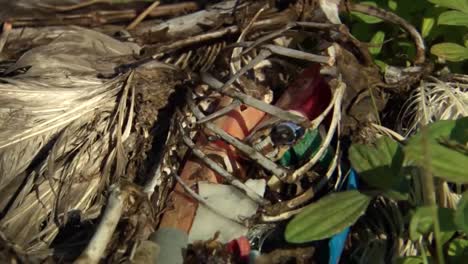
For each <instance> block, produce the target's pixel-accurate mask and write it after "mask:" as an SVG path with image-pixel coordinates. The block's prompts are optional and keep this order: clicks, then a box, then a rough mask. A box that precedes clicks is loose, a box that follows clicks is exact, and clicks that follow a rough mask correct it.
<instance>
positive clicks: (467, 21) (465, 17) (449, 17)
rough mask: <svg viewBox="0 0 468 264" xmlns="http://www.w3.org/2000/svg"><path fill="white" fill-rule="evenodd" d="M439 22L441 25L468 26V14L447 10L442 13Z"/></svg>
mask: <svg viewBox="0 0 468 264" xmlns="http://www.w3.org/2000/svg"><path fill="white" fill-rule="evenodd" d="M437 23H438V24H439V25H449V26H465V27H468V14H465V13H463V12H460V11H455V10H452V11H446V12H443V13H442V14H440V16H439V20H438V21H437Z"/></svg>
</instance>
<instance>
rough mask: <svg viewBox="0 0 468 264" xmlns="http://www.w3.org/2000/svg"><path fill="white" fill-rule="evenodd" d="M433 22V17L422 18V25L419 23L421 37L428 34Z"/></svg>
mask: <svg viewBox="0 0 468 264" xmlns="http://www.w3.org/2000/svg"><path fill="white" fill-rule="evenodd" d="M434 24H435V19H434V18H433V17H425V18H423V21H422V25H421V35H422V37H423V38H425V37H427V36H429V34H430V33H431V30H432V28H433V27H434Z"/></svg>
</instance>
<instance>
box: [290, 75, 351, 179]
mask: <svg viewBox="0 0 468 264" xmlns="http://www.w3.org/2000/svg"><path fill="white" fill-rule="evenodd" d="M345 89H346V84H345V83H343V82H341V81H340V82H339V84H338V86H337V88H336V90H335V93H336V96H334V110H333V119H332V122H331V124H330V127H329V129H328V132H327V136H326V137H325V139H324V141H323V142H322V144H320V149H319V150H318V151H317V153H316V154H315V156H314V157H313V158H312V159H310V160H309V161H308V162H307V163H306V164H304V165H303V166H302V167H300V168H299V169H297V170H296V171H295V172H294V173H293V174H291V176H290V177H288V179H287V181H288V182H291V183H292V182H296V181H297V180H298V179H300V178H301V177H302V176H303V175H305V173H306V172H307V171H309V170H310V169H311V168H312V167H313V166H314V165H315V163H317V161H318V160H319V159H320V158H321V157H322V155H323V154H324V153H325V151H326V150H327V148H328V146H329V145H330V142H331V140H332V138H333V135H334V134H335V133H334V132H335V130H336V128H337V126H338V123H339V121H340V117H341V103H342V100H343V94H344V91H345Z"/></svg>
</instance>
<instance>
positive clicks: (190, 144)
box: [179, 124, 270, 205]
mask: <svg viewBox="0 0 468 264" xmlns="http://www.w3.org/2000/svg"><path fill="white" fill-rule="evenodd" d="M179 131H180V133H181V136H182V140H183V141H184V143H185V144H186V145H187V146H188V147H189V148H190V149H191V150H192V153H193V154H194V155H195V156H196V157H198V158H199V159H201V160H202V161H203V162H204V163H205V164H206V165H207V166H208V167H209V168H210V169H212V170H213V171H215V172H216V173H218V174H219V175H220V176H221V177H223V178H225V179H226V181H227V182H229V183H230V184H232V185H233V186H235V187H236V188H238V189H240V190H242V191H243V192H244V194H245V195H246V196H247V197H249V198H250V199H252V201H254V202H256V203H258V204H260V205H267V204H269V203H270V202H269V201H267V200H265V199H263V197H261V196H260V195H259V194H258V193H256V192H255V191H254V190H252V189H251V188H250V187H248V186H247V185H245V184H243V183H242V182H241V181H239V180H238V179H236V178H235V177H234V176H232V175H231V174H230V173H229V172H228V171H226V170H225V169H224V168H223V167H221V166H220V165H219V164H218V163H216V162H215V161H213V160H212V159H210V158H209V157H208V156H207V155H206V154H205V153H203V151H201V149H199V148H198V147H197V146H196V145H195V143H194V142H193V141H192V140H191V139H190V138H189V137H188V136H187V134H186V133H185V131H184V129H183V128H182V127H181V124H179Z"/></svg>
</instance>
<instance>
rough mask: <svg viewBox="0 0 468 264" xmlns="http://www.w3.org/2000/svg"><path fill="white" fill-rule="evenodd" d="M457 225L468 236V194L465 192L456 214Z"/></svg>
mask: <svg viewBox="0 0 468 264" xmlns="http://www.w3.org/2000/svg"><path fill="white" fill-rule="evenodd" d="M455 223H456V224H457V226H458V228H460V229H461V230H463V231H465V233H467V234H468V192H464V193H463V195H462V197H461V199H460V201H459V202H458V206H457V211H456V212H455Z"/></svg>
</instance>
